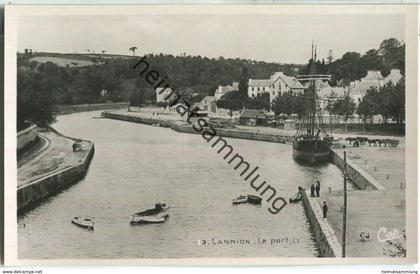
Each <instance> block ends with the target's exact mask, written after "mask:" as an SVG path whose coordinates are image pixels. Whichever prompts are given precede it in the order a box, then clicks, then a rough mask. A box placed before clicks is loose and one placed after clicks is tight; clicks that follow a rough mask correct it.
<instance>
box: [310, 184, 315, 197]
mask: <svg viewBox="0 0 420 274" xmlns="http://www.w3.org/2000/svg"><path fill="white" fill-rule="evenodd" d="M311 197H315V185H314V184H312V185H311Z"/></svg>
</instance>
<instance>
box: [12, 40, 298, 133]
mask: <svg viewBox="0 0 420 274" xmlns="http://www.w3.org/2000/svg"><path fill="white" fill-rule="evenodd" d="M131 51H133V54H134V52H135V49H134V48H133V49H132V50H131ZM42 55H43V54H42V53H35V54H33V53H32V51H29V50H28V51H26V52H25V53H18V55H17V66H18V74H17V82H18V86H17V92H18V98H17V99H18V125H19V126H23V125H24V121H25V120H30V121H34V122H36V123H39V124H50V123H53V122H54V121H55V116H56V115H57V108H56V105H73V104H90V103H101V102H107V101H111V102H118V101H128V100H129V101H131V104H132V105H145V104H155V103H156V92H155V90H154V89H153V88H152V87H150V85H149V84H148V83H146V82H145V80H144V78H143V77H138V75H137V72H136V71H135V70H133V69H132V66H133V64H134V63H135V62H136V61H137V60H138V59H137V57H130V56H124V57H118V56H114V55H112V57H111V58H109V56H111V55H104V54H102V55H101V54H80V55H78V54H69V58H71V59H75V58H79V56H80V59H81V60H90V61H92V62H93V64H92V65H89V66H66V67H63V66H58V65H56V64H54V63H52V62H46V63H40V62H36V61H33V60H31V59H32V58H33V57H34V56H42ZM46 56H52V57H54V56H55V55H54V54H52V53H49V54H46ZM56 57H61V58H66V55H64V54H58V55H57V56H56ZM147 58H148V62H149V63H150V66H151V68H153V69H154V70H156V71H158V72H159V74H160V75H165V76H167V78H168V80H167V81H166V82H167V83H170V85H171V87H173V88H174V89H175V90H176V91H177V93H179V94H181V93H182V94H184V95H185V96H186V97H188V98H189V99H190V101H191V102H198V101H201V100H202V99H203V98H204V97H205V96H212V95H214V92H215V90H216V88H217V86H218V85H228V84H232V82H235V81H238V80H239V79H242V80H241V83H242V84H241V86H242V87H243V85H244V82H246V84H247V81H248V78H249V77H253V78H267V77H269V76H270V74H271V73H273V72H274V71H286V72H288V73H290V74H293V73H296V71H298V70H299V69H300V67H301V65H294V64H279V63H267V62H260V61H253V60H247V59H239V58H237V59H230V58H226V59H225V58H223V57H219V58H207V57H201V56H188V55H185V54H184V55H182V56H174V55H165V54H148V55H147ZM243 67H248V68H249V69H248V70H247V72H246V73H247V74H246V75H244V77H242V78H240V77H241V76H240V75H241V72H242V68H243ZM103 90H104V91H106V92H105V94H104V93H103V92H102V91H103ZM41 98H42V100H41ZM29 102H33V104H30V103H29Z"/></svg>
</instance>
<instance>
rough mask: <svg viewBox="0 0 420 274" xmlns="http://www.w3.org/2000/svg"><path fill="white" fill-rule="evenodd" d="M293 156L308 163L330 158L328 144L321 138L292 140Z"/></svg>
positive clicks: (324, 160) (320, 161)
mask: <svg viewBox="0 0 420 274" xmlns="http://www.w3.org/2000/svg"><path fill="white" fill-rule="evenodd" d="M293 158H294V159H295V160H297V161H301V162H306V163H309V164H317V163H322V162H326V161H328V160H329V159H330V146H329V145H328V144H327V143H326V142H325V141H323V140H313V139H312V140H294V141H293Z"/></svg>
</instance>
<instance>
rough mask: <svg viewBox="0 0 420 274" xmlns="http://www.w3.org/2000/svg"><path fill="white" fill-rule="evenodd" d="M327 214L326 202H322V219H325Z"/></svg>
mask: <svg viewBox="0 0 420 274" xmlns="http://www.w3.org/2000/svg"><path fill="white" fill-rule="evenodd" d="M327 212H328V206H327V202H326V201H324V205H323V206H322V217H323V218H324V219H326V218H327Z"/></svg>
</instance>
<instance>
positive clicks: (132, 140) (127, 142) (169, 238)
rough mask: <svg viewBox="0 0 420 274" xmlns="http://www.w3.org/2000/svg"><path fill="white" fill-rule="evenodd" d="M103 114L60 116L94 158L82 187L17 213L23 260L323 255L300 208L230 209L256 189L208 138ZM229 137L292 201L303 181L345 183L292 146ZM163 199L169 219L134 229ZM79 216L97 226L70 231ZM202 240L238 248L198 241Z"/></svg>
mask: <svg viewBox="0 0 420 274" xmlns="http://www.w3.org/2000/svg"><path fill="white" fill-rule="evenodd" d="M99 115H100V112H98V111H96V112H85V113H76V114H71V115H65V116H60V117H58V123H57V124H55V125H54V127H55V128H56V129H57V130H59V131H60V132H61V133H63V134H65V135H68V136H73V137H78V138H82V139H88V140H92V141H93V142H94V143H95V155H94V158H93V160H92V162H91V164H90V168H89V171H88V174H87V175H86V177H85V178H84V179H83V180H82V181H80V182H79V183H77V184H75V185H73V186H71V187H70V188H68V189H66V190H64V191H63V192H61V193H60V194H58V195H56V196H54V197H52V198H50V199H49V200H47V201H46V202H44V203H43V204H41V205H40V206H39V207H37V208H35V209H33V210H32V211H29V212H28V213H26V214H25V215H23V216H21V217H19V220H18V242H19V243H18V246H19V248H18V252H19V258H21V259H73V258H78V259H89V258H97V259H99V258H101V259H106V258H109V259H110V258H197V257H316V256H318V251H317V249H316V246H315V243H314V241H313V239H312V236H311V233H310V229H309V224H308V222H307V220H306V216H305V213H304V211H303V207H302V205H301V204H288V205H287V206H286V207H285V208H283V210H282V211H281V212H279V213H278V214H276V215H273V214H271V213H269V212H268V210H267V209H268V205H267V204H265V203H264V202H263V204H262V206H259V207H258V206H252V205H240V206H232V204H231V201H232V199H233V198H236V197H237V196H239V195H240V194H256V193H255V191H254V190H253V189H252V188H251V187H250V185H249V183H248V182H245V181H244V180H243V179H242V178H241V177H240V176H239V172H238V171H235V170H233V168H232V166H231V165H228V164H227V162H226V161H225V160H223V158H222V157H221V155H219V154H217V152H216V150H215V149H214V148H212V147H211V146H210V145H209V144H207V143H206V142H205V140H204V139H203V138H202V137H201V136H200V135H192V134H183V133H177V132H174V131H172V130H171V129H167V128H159V127H152V126H146V125H141V124H134V123H129V122H123V121H116V120H109V119H92V117H93V116H99ZM226 140H227V141H228V142H229V144H230V145H232V147H233V148H234V150H235V152H237V153H239V154H241V155H242V156H243V157H244V158H245V159H246V160H247V161H248V162H249V163H250V164H251V165H252V166H256V165H258V166H259V167H260V169H259V174H260V175H261V177H262V178H263V179H264V180H266V181H267V182H269V183H270V184H271V185H272V186H274V187H275V188H276V190H277V191H278V192H279V193H280V195H281V196H282V197H285V198H287V200H288V197H291V196H293V195H294V194H295V193H296V191H297V186H299V185H301V186H303V187H306V188H308V187H309V186H310V184H311V183H312V182H313V181H315V180H320V181H321V184H322V186H323V187H327V186H335V185H338V184H339V183H340V182H341V178H342V177H341V172H340V170H339V169H338V168H337V167H336V166H334V165H331V164H327V165H324V166H320V167H305V166H301V165H299V164H297V163H295V162H294V161H293V159H292V150H291V146H290V145H285V144H277V143H268V142H258V141H250V140H240V139H226ZM158 201H164V202H166V203H168V204H169V205H170V206H171V209H170V210H169V214H170V218H169V219H168V220H167V222H165V223H163V224H156V225H142V226H132V225H130V224H129V216H130V215H131V214H132V213H134V212H138V211H141V210H144V209H147V208H151V207H153V206H154V204H155V203H156V202H158ZM77 215H83V216H91V217H93V218H94V219H95V230H94V231H87V230H84V229H80V228H78V227H76V226H74V225H72V224H71V223H70V220H71V218H72V216H77ZM212 239H213V240H212ZM263 239H265V240H266V242H265V243H264V242H263ZM200 240H206V241H207V242H212V241H213V242H215V243H219V242H220V241H222V242H223V241H224V240H235V243H236V244H232V243H231V244H226V243H224V244H212V245H199V244H198V242H199V241H200ZM272 241H274V242H275V243H273V244H272ZM241 242H242V243H244V242H245V244H241ZM248 242H249V244H248Z"/></svg>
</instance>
